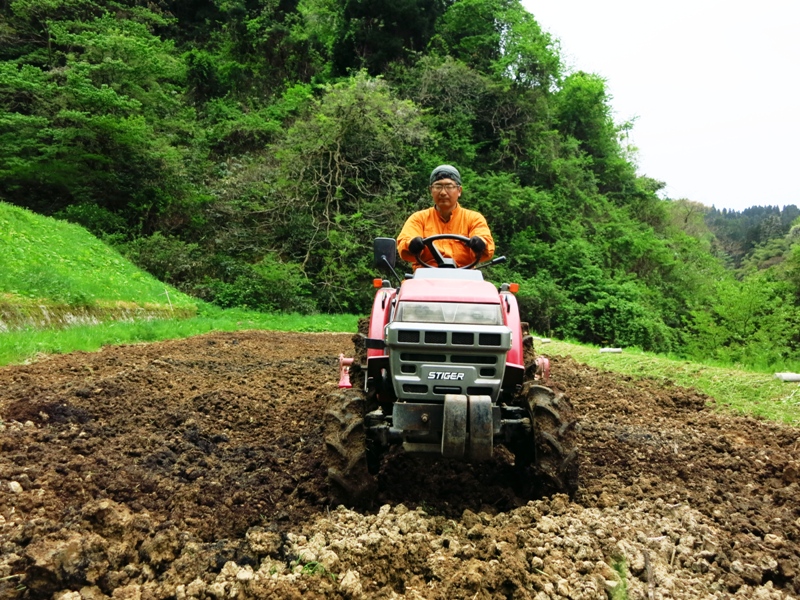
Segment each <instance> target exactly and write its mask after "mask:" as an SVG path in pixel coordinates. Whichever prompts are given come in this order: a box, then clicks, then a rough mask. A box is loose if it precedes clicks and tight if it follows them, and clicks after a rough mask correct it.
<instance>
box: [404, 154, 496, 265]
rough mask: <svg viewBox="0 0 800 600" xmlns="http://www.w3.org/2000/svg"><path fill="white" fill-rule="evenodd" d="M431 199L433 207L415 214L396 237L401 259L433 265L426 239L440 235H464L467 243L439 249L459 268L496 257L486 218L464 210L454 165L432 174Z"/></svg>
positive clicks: (454, 242) (441, 243) (440, 243)
mask: <svg viewBox="0 0 800 600" xmlns="http://www.w3.org/2000/svg"><path fill="white" fill-rule="evenodd" d="M430 190H431V197H432V198H433V203H434V206H432V207H431V208H426V209H424V210H420V211H417V212H415V213H414V214H412V215H411V216H410V217H409V218H408V219H407V220H406V222H405V225H403V229H402V230H401V231H400V235H398V236H397V250H398V252H399V253H400V257H401V258H402V259H403V260H406V261H408V262H410V263H414V269H415V270H416V268H417V267H418V266H419V261H420V260H421V261H422V262H426V263H428V264H432V260H433V256H432V254H431V252H430V250H429V249H428V248H426V247H425V244H424V243H423V241H422V240H423V238H427V237H430V236H433V235H439V234H452V235H461V236H464V237H467V238H469V242H468V243H466V244H465V243H462V242H460V241H457V240H440V241H438V242H437V245H436V247H437V248H438V250H439V251H440V252H441V254H442V255H443V256H445V257H449V258H452V259H453V260H454V261H455V263H456V266H458V267H463V266H464V265H469V264H470V263H472V262H475V260H476V258H477V257H478V255H480V260H481V261H486V260H490V259H491V258H492V256H493V255H494V240H493V239H492V233H491V231H490V230H489V225H488V224H487V223H486V219H485V218H484V217H483V215H482V214H480V213H479V212H477V211H474V210H469V209H466V208H464V207H462V206H461V205H460V204H459V202H458V199H459V198H460V197H461V174H460V173H459V172H458V170H457V169H456V168H455V167H453V166H451V165H440V166H438V167H436V168H435V169H434V170H433V172H431V177H430Z"/></svg>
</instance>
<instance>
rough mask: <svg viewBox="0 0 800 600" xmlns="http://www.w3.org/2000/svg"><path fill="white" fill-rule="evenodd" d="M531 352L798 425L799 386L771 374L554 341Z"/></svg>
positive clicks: (743, 412) (725, 407) (799, 408)
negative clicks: (681, 388) (689, 389)
mask: <svg viewBox="0 0 800 600" xmlns="http://www.w3.org/2000/svg"><path fill="white" fill-rule="evenodd" d="M535 347H536V351H537V353H539V354H544V355H547V356H571V357H572V358H574V359H575V360H577V361H578V362H580V363H583V364H587V365H589V366H591V367H595V368H597V369H600V370H602V371H611V372H614V373H621V374H623V375H631V376H634V377H649V378H652V379H658V380H661V381H664V382H672V383H675V384H677V385H681V386H684V387H693V388H695V389H697V390H699V391H701V392H703V393H705V394H708V395H709V396H711V397H712V398H714V399H715V400H716V402H717V404H718V405H719V406H720V407H722V408H723V409H725V410H730V411H733V412H737V413H742V414H751V415H755V416H759V417H763V418H765V419H770V420H774V421H782V422H784V423H791V424H795V425H797V424H800V385H799V384H797V383H788V382H784V381H780V380H779V379H776V378H775V376H774V374H772V373H761V372H755V371H747V370H743V369H737V368H733V367H720V366H711V365H704V364H701V363H696V362H689V361H685V360H675V359H671V358H667V357H664V356H658V355H656V354H649V353H646V352H640V351H637V350H627V349H625V350H623V352H621V353H620V354H611V353H601V352H600V349H599V348H597V347H594V346H584V345H581V344H575V343H569V342H563V341H556V340H553V341H552V342H550V343H542V342H540V341H537V342H536V343H535Z"/></svg>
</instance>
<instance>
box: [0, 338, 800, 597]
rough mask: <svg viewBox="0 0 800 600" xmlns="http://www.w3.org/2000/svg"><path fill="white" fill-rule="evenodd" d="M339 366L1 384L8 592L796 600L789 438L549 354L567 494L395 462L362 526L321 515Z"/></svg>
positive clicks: (114, 358) (178, 369)
mask: <svg viewBox="0 0 800 600" xmlns="http://www.w3.org/2000/svg"><path fill="white" fill-rule="evenodd" d="M545 349H546V347H545ZM340 352H344V353H346V354H347V353H351V352H352V342H351V340H350V336H348V335H339V334H287V333H270V332H239V333H226V334H211V335H206V336H200V337H195V338H192V339H188V340H180V341H171V342H164V343H158V344H147V345H135V346H122V347H113V348H106V349H104V350H102V351H100V352H97V353H91V354H87V353H74V354H70V355H65V356H55V357H47V358H43V359H42V360H40V361H39V362H36V363H34V364H31V365H26V366H12V367H5V368H2V369H0V598H62V599H64V600H78V599H79V598H86V599H89V598H105V597H113V598H130V599H139V598H142V599H149V598H181V599H183V598H220V599H221V598H248V597H259V598H387V599H388V598H395V599H400V598H408V599H422V598H441V599H445V598H447V599H450V598H475V599H479V598H498V599H499V598H502V599H506V598H536V599H540V600H541V599H544V598H574V599H577V598H606V597H608V595H610V594H622V593H623V592H624V590H625V589H626V590H627V592H626V593H627V597H628V598H648V599H656V598H686V599H689V598H692V599H694V598H729V597H734V596H736V597H741V598H795V597H800V596H799V595H800V498H799V497H798V483H799V482H800V458H799V455H800V443H798V441H799V440H800V432H798V430H797V429H796V428H791V427H786V426H782V425H778V424H774V423H768V422H764V421H759V420H755V419H753V418H748V417H738V416H731V415H726V414H722V413H721V412H718V411H716V410H715V409H714V406H713V400H712V399H710V398H708V397H704V396H703V395H701V394H699V393H697V392H695V391H693V390H690V389H685V388H681V387H676V386H673V385H669V384H664V383H662V382H656V381H652V380H641V379H631V378H625V377H620V376H616V375H612V374H608V373H601V372H597V371H595V370H593V369H591V368H589V367H586V366H584V365H581V364H578V363H576V362H575V361H573V360H572V359H570V358H554V359H553V365H552V374H551V381H550V385H551V387H554V388H556V389H557V390H558V391H560V392H563V393H564V394H565V395H566V396H567V397H568V398H569V399H570V400H571V401H572V404H573V406H574V408H575V411H576V413H577V414H578V415H579V418H580V420H579V425H578V427H579V442H580V447H579V451H580V468H581V472H580V477H581V487H580V489H579V491H578V494H577V496H576V497H575V498H574V499H572V500H570V499H569V498H567V497H566V496H554V497H552V498H522V497H519V496H517V495H516V494H515V493H514V489H515V486H514V485H513V484H514V481H513V478H512V476H511V473H512V472H513V471H512V469H510V467H509V460H510V459H509V455H508V453H504V452H497V453H496V458H495V459H494V460H493V461H492V462H491V463H487V464H481V465H474V466H473V465H468V464H463V463H451V462H443V461H441V460H434V459H432V458H427V459H423V458H418V457H411V456H408V455H404V454H403V453H402V452H394V453H392V454H391V455H390V456H388V457H387V459H386V460H385V462H384V464H383V468H382V471H381V473H380V475H379V477H378V487H379V491H378V496H377V498H376V501H375V506H374V508H373V509H372V510H364V511H351V510H346V509H344V508H342V507H340V508H335V509H334V508H332V507H331V506H330V500H329V493H328V489H327V484H326V477H325V466H324V464H323V462H324V457H325V448H324V442H323V438H322V430H323V413H324V409H325V398H326V397H327V395H328V394H329V393H331V392H333V391H335V389H336V384H337V382H338V372H337V364H338V363H337V357H338V355H339V353H340ZM620 597H625V596H624V595H621V596H620Z"/></svg>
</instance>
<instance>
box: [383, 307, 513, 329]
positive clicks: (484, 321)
mask: <svg viewBox="0 0 800 600" xmlns="http://www.w3.org/2000/svg"><path fill="white" fill-rule="evenodd" d="M397 308H398V311H397V316H396V317H395V320H397V321H401V322H404V323H457V324H461V325H503V314H502V312H501V309H500V305H499V304H470V303H466V302H400V303H399V304H398V306H397Z"/></svg>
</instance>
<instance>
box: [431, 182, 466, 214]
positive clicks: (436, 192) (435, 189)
mask: <svg viewBox="0 0 800 600" xmlns="http://www.w3.org/2000/svg"><path fill="white" fill-rule="evenodd" d="M431 196H432V197H433V202H434V204H436V207H437V208H438V209H439V212H440V213H441V214H443V215H449V214H450V213H451V212H452V211H453V209H454V208H455V207H456V204H458V199H459V198H460V197H461V186H460V185H458V184H457V183H456V182H455V181H453V180H452V179H440V180H439V181H437V182H435V183H434V184H433V185H432V186H431Z"/></svg>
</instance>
